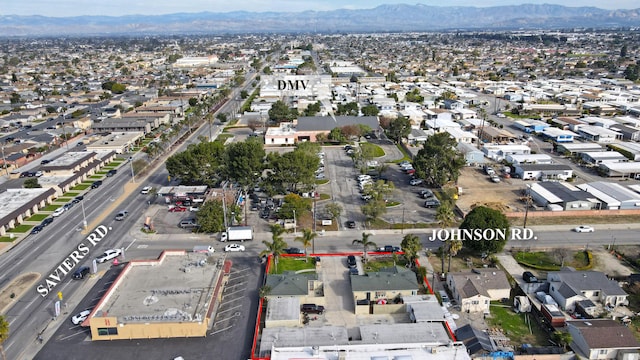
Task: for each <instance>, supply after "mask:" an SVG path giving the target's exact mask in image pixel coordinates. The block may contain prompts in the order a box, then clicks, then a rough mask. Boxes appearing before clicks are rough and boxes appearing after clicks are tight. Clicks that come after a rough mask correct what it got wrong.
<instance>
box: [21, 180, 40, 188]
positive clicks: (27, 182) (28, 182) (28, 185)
mask: <svg viewBox="0 0 640 360" xmlns="http://www.w3.org/2000/svg"><path fill="white" fill-rule="evenodd" d="M22 186H23V187H24V188H25V189H35V188H41V187H42V185H40V184H39V183H38V179H37V178H30V179H27V180H25V181H24V183H23V184H22Z"/></svg>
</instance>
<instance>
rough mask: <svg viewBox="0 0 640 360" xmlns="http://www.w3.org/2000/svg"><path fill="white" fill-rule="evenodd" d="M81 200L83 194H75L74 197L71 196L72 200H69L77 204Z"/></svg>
mask: <svg viewBox="0 0 640 360" xmlns="http://www.w3.org/2000/svg"><path fill="white" fill-rule="evenodd" d="M82 200H84V196H82V195H80V196H76V197H75V198H73V200H71V202H72V203H74V204H77V203H79V202H80V201H82Z"/></svg>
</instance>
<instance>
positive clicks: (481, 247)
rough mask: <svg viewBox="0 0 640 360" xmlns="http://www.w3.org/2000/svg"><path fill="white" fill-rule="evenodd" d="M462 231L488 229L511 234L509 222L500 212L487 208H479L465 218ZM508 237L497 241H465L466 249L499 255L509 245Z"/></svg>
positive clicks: (461, 225) (496, 239) (461, 226)
mask: <svg viewBox="0 0 640 360" xmlns="http://www.w3.org/2000/svg"><path fill="white" fill-rule="evenodd" d="M460 229H468V230H475V229H479V230H480V231H482V230H486V229H493V230H500V231H502V232H504V234H505V235H506V234H508V233H509V220H508V219H507V217H506V216H505V215H504V214H503V213H502V212H500V211H499V210H495V209H491V208H488V207H486V206H477V207H475V208H474V209H473V210H471V212H469V213H468V214H467V216H465V218H464V221H462V224H460ZM507 240H508V239H507V236H505V237H504V239H502V238H499V237H497V238H495V239H482V240H478V239H463V241H462V242H463V244H464V246H465V247H467V248H469V249H472V250H476V251H478V252H482V253H487V254H491V253H497V252H499V251H502V249H503V248H504V246H505V244H506V243H507Z"/></svg>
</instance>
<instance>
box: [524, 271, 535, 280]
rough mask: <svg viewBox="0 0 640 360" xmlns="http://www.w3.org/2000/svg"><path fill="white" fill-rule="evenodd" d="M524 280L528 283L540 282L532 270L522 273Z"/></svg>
mask: <svg viewBox="0 0 640 360" xmlns="http://www.w3.org/2000/svg"><path fill="white" fill-rule="evenodd" d="M522 280H524V281H525V282H528V283H537V282H538V278H537V277H536V276H535V275H533V273H532V272H531V271H525V272H523V273H522Z"/></svg>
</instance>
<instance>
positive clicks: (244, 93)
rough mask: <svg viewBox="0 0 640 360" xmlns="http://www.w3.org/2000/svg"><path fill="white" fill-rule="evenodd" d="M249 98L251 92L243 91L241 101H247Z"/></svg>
mask: <svg viewBox="0 0 640 360" xmlns="http://www.w3.org/2000/svg"><path fill="white" fill-rule="evenodd" d="M248 97H249V92H247V90H241V91H240V98H241V99H246V98H248Z"/></svg>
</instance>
